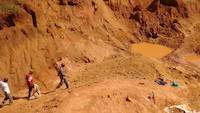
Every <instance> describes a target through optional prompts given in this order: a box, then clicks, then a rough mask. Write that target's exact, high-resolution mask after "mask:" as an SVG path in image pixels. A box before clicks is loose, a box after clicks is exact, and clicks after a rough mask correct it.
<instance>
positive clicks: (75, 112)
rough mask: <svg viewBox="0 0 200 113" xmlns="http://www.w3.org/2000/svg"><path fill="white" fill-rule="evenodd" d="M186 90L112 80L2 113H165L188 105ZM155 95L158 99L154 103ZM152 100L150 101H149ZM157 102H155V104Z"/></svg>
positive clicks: (24, 103)
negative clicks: (166, 108)
mask: <svg viewBox="0 0 200 113" xmlns="http://www.w3.org/2000/svg"><path fill="white" fill-rule="evenodd" d="M184 90H186V89H185V88H177V89H176V88H172V87H170V86H164V87H162V86H158V85H157V84H154V82H149V81H147V80H136V79H135V80H128V79H124V80H122V79H111V80H105V81H102V82H100V83H95V84H91V86H84V87H80V88H76V89H73V90H72V91H71V92H70V93H69V92H68V91H67V90H62V89H60V90H58V91H56V92H52V93H49V94H46V95H43V96H42V97H41V98H40V99H37V100H32V101H27V100H23V99H20V100H16V101H15V102H14V104H13V105H11V106H6V107H3V108H1V109H0V112H2V113H13V112H14V113H55V112H57V113H133V112H136V113H137V112H138V113H155V112H157V113H163V108H164V107H166V106H170V105H173V104H176V103H181V102H184V97H185V95H186V94H185V93H180V92H183V91H184ZM152 92H153V93H154V96H155V100H152V99H151V97H152ZM148 98H149V99H148ZM154 101H155V103H154Z"/></svg>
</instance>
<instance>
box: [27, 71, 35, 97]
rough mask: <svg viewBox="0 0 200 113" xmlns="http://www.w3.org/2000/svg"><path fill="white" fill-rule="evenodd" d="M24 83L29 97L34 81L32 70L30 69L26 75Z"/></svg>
mask: <svg viewBox="0 0 200 113" xmlns="http://www.w3.org/2000/svg"><path fill="white" fill-rule="evenodd" d="M26 83H27V86H28V89H29V90H28V99H30V97H31V93H32V91H33V88H34V81H33V71H30V72H29V73H28V74H27V75H26Z"/></svg>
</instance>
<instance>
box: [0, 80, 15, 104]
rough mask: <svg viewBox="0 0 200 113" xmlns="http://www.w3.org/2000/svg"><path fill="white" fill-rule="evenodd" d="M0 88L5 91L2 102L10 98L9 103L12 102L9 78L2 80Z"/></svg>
mask: <svg viewBox="0 0 200 113" xmlns="http://www.w3.org/2000/svg"><path fill="white" fill-rule="evenodd" d="M0 88H1V89H2V91H3V92H4V95H5V98H4V100H3V102H2V104H5V102H6V101H7V100H9V104H11V103H12V102H13V99H12V97H11V95H10V89H9V86H8V79H7V78H4V79H3V81H1V80H0Z"/></svg>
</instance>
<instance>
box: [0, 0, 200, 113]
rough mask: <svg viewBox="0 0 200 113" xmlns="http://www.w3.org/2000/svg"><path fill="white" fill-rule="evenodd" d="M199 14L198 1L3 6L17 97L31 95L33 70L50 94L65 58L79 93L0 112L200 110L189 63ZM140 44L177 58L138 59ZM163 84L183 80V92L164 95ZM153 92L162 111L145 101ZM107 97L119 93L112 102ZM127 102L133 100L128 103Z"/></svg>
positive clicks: (45, 0) (61, 0)
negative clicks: (136, 47) (182, 107)
mask: <svg viewBox="0 0 200 113" xmlns="http://www.w3.org/2000/svg"><path fill="white" fill-rule="evenodd" d="M199 14H200V1H199V0H142V1H138V0H42V1H38V0H31V1H30V0H9V1H8V0H0V45H1V46H0V78H3V77H8V78H9V85H10V87H11V89H12V94H13V95H14V96H20V95H24V96H25V94H26V90H25V89H26V85H25V79H24V77H25V74H26V73H27V72H28V71H29V70H34V78H35V80H36V82H37V83H38V84H39V85H40V86H41V87H42V91H43V92H46V91H47V92H48V91H51V90H52V89H53V88H54V87H55V85H56V84H57V83H58V78H57V76H55V75H56V72H55V70H54V68H53V62H55V59H56V58H58V57H61V56H62V57H63V58H64V59H63V62H65V64H66V65H67V68H68V69H69V77H70V78H69V80H70V84H71V86H72V90H73V91H72V93H70V94H68V93H67V91H63V90H59V91H58V92H53V93H49V94H46V95H44V97H42V98H41V99H38V100H34V101H31V102H30V105H27V101H26V100H23V99H19V100H17V101H16V103H14V104H13V105H12V106H8V107H4V108H1V109H0V111H1V112H3V113H10V112H13V110H14V109H12V108H16V109H18V110H17V111H16V113H17V112H19V113H23V112H24V113H25V112H28V111H29V110H30V113H31V112H34V113H35V112H38V113H45V112H46V113H49V112H55V111H59V112H75V113H76V112H87V113H88V112H108V113H110V112H113V113H116V112H119V113H121V112H125V113H126V112H127V113H128V112H131V111H132V110H133V111H135V112H141V111H140V109H142V108H144V111H142V112H144V113H149V112H150V113H151V112H152V113H155V112H161V113H162V112H163V108H164V107H167V106H168V105H174V104H175V103H177V104H185V103H187V104H190V106H191V107H192V108H193V109H196V110H199V108H200V107H199V100H200V98H199V95H200V94H199V89H200V85H199V80H200V75H199V73H200V72H199V68H200V64H199V62H190V61H186V60H185V56H187V55H196V56H198V55H199V54H200V49H199V48H200V45H199V44H200V40H199V25H200V24H199V23H200V19H199V18H200V15H199ZM140 42H146V43H154V44H161V45H163V46H167V47H170V48H171V49H172V52H171V53H170V54H169V55H168V56H167V57H165V58H162V59H156V58H148V57H143V56H142V55H138V54H137V55H135V53H132V51H131V49H130V48H131V47H132V44H135V43H140ZM157 77H163V78H165V79H169V80H177V81H178V82H180V84H181V87H180V88H178V89H173V88H171V87H168V86H167V87H164V88H163V89H162V88H160V87H158V86H156V85H155V84H154V82H153V81H154V80H155V78H157ZM116 79H117V80H116ZM124 79H125V80H124ZM95 82H98V83H97V84H94V83H95ZM119 82H120V85H119V84H118V83H119ZM132 82H134V83H135V84H131V83H132ZM138 82H145V84H144V85H146V84H147V85H146V87H145V88H144V87H143V86H142V85H141V84H138ZM87 85H89V86H87ZM90 85H92V86H90ZM106 86H110V88H111V89H108V91H107V90H106V89H107V88H106ZM77 87H78V88H77ZM118 88H119V89H118ZM143 88H144V89H143ZM124 89H126V90H124ZM132 89H134V90H132ZM116 90H117V91H116ZM128 90H130V91H128ZM160 90H162V91H163V92H165V93H164V94H163V93H162V92H161V91H160ZM92 91H94V92H93V93H91V92H92ZM104 91H105V92H104ZM115 91H116V92H115ZM126 91H127V92H126ZM152 91H155V93H156V94H158V100H159V103H160V104H159V103H158V104H157V103H156V104H153V103H152V102H150V103H149V102H147V101H145V100H144V98H143V97H146V96H147V95H148V94H149V93H151V92H152ZM179 91H180V92H181V93H180V95H179V93H178V92H179ZM142 92H144V94H142ZM182 92H184V93H182ZM65 93H66V94H65ZM82 93H83V94H85V95H81V94H82ZM107 93H109V94H110V95H111V94H113V93H117V94H116V96H115V94H114V95H111V97H108V98H107V97H106V96H107V95H105V94H107ZM76 95H80V97H79V96H78V97H76ZM126 95H128V96H129V95H130V98H133V100H132V99H131V102H126V99H124V98H126ZM140 95H142V96H141V97H140ZM161 95H162V96H161ZM102 96H103V97H102ZM112 96H113V100H112ZM137 97H138V98H137ZM87 98H88V100H87ZM164 98H167V99H166V101H167V102H166V103H165V101H164V100H163V99H164ZM110 99H111V100H110ZM80 100H82V103H76V101H80ZM118 101H119V102H118ZM128 101H129V100H128ZM139 102H140V103H141V104H138V103H139ZM84 103H87V104H84ZM136 103H137V104H136ZM35 104H38V105H39V108H36V107H34V106H33V105H35ZM84 105H85V106H84ZM93 105H94V106H93ZM106 105H107V106H106ZM116 105H119V108H117V107H116ZM24 106H25V107H26V108H25V109H24V110H22V109H21V108H24ZM77 106H80V107H77ZM99 106H101V107H99ZM132 106H137V107H134V108H133V107H132ZM149 106H152V107H149ZM30 108H32V109H30ZM16 109H15V110H16ZM103 110H105V111H103Z"/></svg>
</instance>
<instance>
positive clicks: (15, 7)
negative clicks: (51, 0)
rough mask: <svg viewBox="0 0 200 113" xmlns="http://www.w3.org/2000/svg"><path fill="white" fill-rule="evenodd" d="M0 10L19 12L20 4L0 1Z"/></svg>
mask: <svg viewBox="0 0 200 113" xmlns="http://www.w3.org/2000/svg"><path fill="white" fill-rule="evenodd" d="M0 11H2V12H5V13H15V14H17V13H19V12H20V6H18V5H16V4H12V3H1V4H0Z"/></svg>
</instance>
